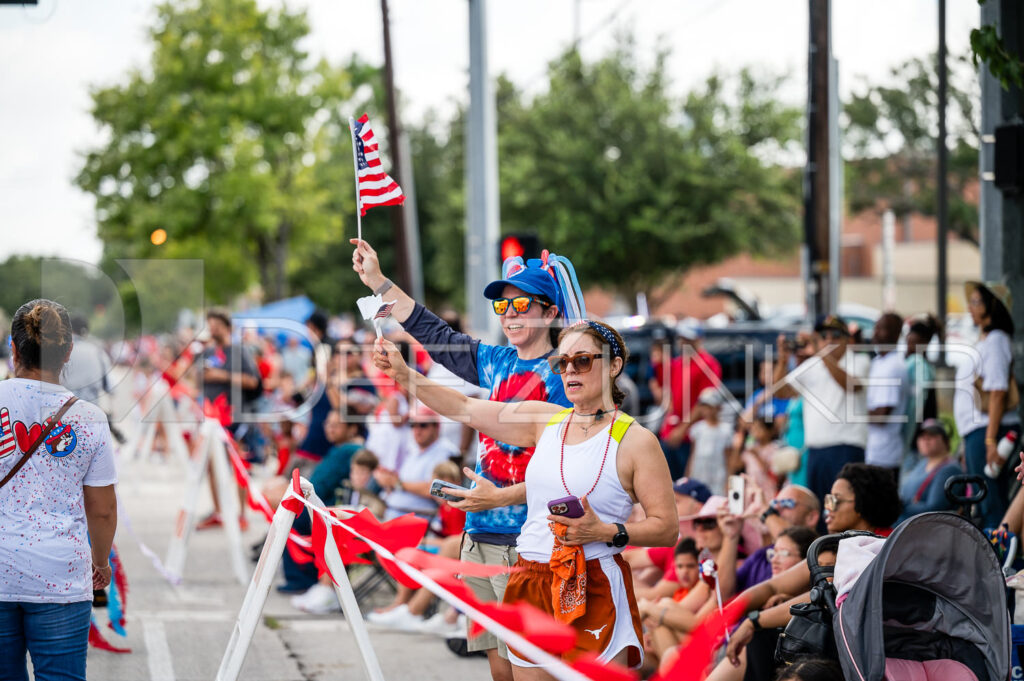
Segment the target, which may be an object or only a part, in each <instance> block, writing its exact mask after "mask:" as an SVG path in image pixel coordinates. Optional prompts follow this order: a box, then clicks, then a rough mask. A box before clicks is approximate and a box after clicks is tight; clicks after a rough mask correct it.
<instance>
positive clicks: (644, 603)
mask: <svg viewBox="0 0 1024 681" xmlns="http://www.w3.org/2000/svg"><path fill="white" fill-rule="evenodd" d="M699 555H700V552H699V551H698V550H697V543H696V542H695V541H693V539H691V538H689V537H687V538H685V539H683V540H682V541H681V542H679V545H678V546H676V548H675V561H674V565H673V574H674V575H675V581H673V582H672V583H673V584H675V585H676V587H677V588H676V590H675V592H674V593H673V594H672V596H671V597H665V598H659V599H657V600H653V599H647V598H644V599H640V598H639V597H638V598H637V603H638V604H639V605H638V608H639V609H640V617H641V618H643V619H645V620H648V621H652V620H653V621H655V622H656V621H657V620H658V619H660V615H659V613H660V612H661V609H662V608H665V609H666V610H667V609H668V607H669V606H670V605H672V604H673V603H680V602H681V601H682V600H683V599H684V598H686V596H687V595H689V593H690V590H691V589H693V588H694V587H695V586H697V582H699V581H700V565H699V563H698V560H697V559H698V557H699ZM658 628H663V627H660V625H659V626H658V627H645V633H644V655H645V657H644V667H643V668H644V669H648V670H650V671H651V672H653V671H654V669H656V668H657V666H658V656H659V653H660V652H661V651H663V650H664V648H665V647H666V646H667V645H674V644H675V643H678V642H679V639H680V637H679V636H677V635H675V634H674V633H672V634H671V636H669V632H668V631H667V630H665V631H662V632H660V633H658V635H657V640H656V636H655V631H656V630H657V629H658ZM663 629H664V628H663Z"/></svg>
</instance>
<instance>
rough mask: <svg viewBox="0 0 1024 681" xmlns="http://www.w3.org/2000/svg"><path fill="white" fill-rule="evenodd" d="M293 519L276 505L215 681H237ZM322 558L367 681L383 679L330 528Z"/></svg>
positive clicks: (309, 495) (305, 484) (304, 483)
mask: <svg viewBox="0 0 1024 681" xmlns="http://www.w3.org/2000/svg"><path fill="white" fill-rule="evenodd" d="M299 484H300V485H301V487H302V494H303V496H304V497H305V498H306V499H307V500H308V502H309V503H310V504H312V505H313V506H314V507H315V508H319V509H323V508H324V504H323V502H322V501H321V500H320V498H319V497H317V495H316V493H315V492H314V491H313V485H311V484H310V483H309V481H308V480H306V479H305V478H302V479H300V482H299ZM294 519H295V514H294V513H293V512H291V511H289V510H288V509H286V508H285V505H284V504H281V505H280V506H278V507H277V512H276V513H274V521H273V523H272V524H271V526H270V532H269V533H268V534H267V541H266V543H265V544H264V545H263V553H261V554H260V560H259V563H258V564H257V565H256V573H255V574H254V575H253V579H252V582H251V583H250V584H249V590H248V591H246V594H245V600H243V601H242V607H241V609H240V610H239V613H238V620H237V621H236V622H235V629H234V631H233V632H232V633H231V640H230V641H229V642H228V647H227V650H225V651H224V657H223V659H222V660H221V663H220V669H219V670H218V671H217V677H216V681H237V679H238V675H239V674H240V673H241V670H242V663H243V662H245V656H246V654H247V653H248V652H249V646H250V645H251V644H252V638H253V635H254V634H255V633H256V625H257V624H258V623H259V618H260V614H262V612H263V606H264V605H265V604H266V602H267V594H268V593H269V592H270V587H271V584H272V583H273V579H274V573H275V572H276V571H277V566H278V564H279V563H280V562H281V555H282V553H284V549H285V543H286V542H287V541H288V532H289V530H291V526H292V521H293V520H294ZM324 559H325V560H326V561H327V568H328V569H329V570H330V572H331V575H332V576H333V577H334V579H335V586H334V589H335V591H336V593H337V594H338V599H339V600H340V601H341V608H342V611H343V612H344V613H345V619H346V620H347V621H348V623H349V627H350V628H351V629H352V633H353V635H354V636H355V639H356V645H357V646H358V647H359V653H360V657H361V658H362V661H363V669H364V670H365V671H366V676H367V678H368V679H370V681H384V674H383V673H382V672H381V669H380V663H379V661H378V660H377V654H376V652H374V650H373V645H372V644H371V643H370V636H369V633H368V632H367V631H366V624H365V623H364V622H363V616H362V613H361V612H360V611H359V604H358V603H357V602H356V597H355V594H354V593H353V592H352V584H351V583H350V582H349V580H348V574H347V573H346V572H345V565H344V563H342V560H341V554H339V553H338V546H337V544H335V542H334V536H333V534H332V533H331V532H330V531H328V532H327V541H326V543H325V545H324Z"/></svg>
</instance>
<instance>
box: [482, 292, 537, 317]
mask: <svg viewBox="0 0 1024 681" xmlns="http://www.w3.org/2000/svg"><path fill="white" fill-rule="evenodd" d="M535 302H536V303H537V304H538V305H541V306H543V307H550V303H545V302H544V301H543V300H540V299H539V298H534V297H533V296H516V297H515V298H495V299H494V300H492V301H491V307H493V308H494V314H496V315H503V314H505V313H506V312H508V307H509V305H511V306H512V309H513V310H515V311H516V313H517V314H526V313H527V312H529V311H530V306H531V305H533V303H535Z"/></svg>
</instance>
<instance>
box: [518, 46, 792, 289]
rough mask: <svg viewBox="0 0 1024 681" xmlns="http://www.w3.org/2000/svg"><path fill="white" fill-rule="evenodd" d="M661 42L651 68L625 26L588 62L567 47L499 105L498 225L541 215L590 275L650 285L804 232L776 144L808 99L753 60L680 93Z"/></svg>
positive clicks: (544, 231)
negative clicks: (749, 67)
mask: <svg viewBox="0 0 1024 681" xmlns="http://www.w3.org/2000/svg"><path fill="white" fill-rule="evenodd" d="M666 56H667V55H666V54H665V53H660V54H658V55H657V58H656V60H655V63H654V65H653V67H651V68H650V69H647V70H645V69H642V68H641V67H640V66H639V65H638V63H637V56H636V46H635V45H634V44H633V42H632V40H630V39H622V40H620V42H619V44H618V46H617V47H616V48H615V49H614V50H613V51H612V52H611V53H610V54H609V55H607V56H606V57H604V58H602V59H600V60H598V61H596V62H594V63H591V64H587V63H584V61H583V60H582V59H581V58H580V56H579V54H578V53H575V52H570V53H568V54H566V55H565V56H564V57H563V58H561V59H559V60H558V61H556V62H554V63H553V64H552V65H551V67H550V71H549V79H550V84H549V88H548V91H547V92H546V93H545V94H542V95H540V96H538V97H536V98H535V99H534V100H533V101H532V102H529V103H526V102H524V101H523V100H522V98H516V97H512V96H510V93H508V94H506V100H507V101H506V106H505V108H504V110H503V111H501V110H500V111H501V113H502V116H501V118H500V119H499V125H500V130H501V136H500V139H499V142H500V146H501V157H502V161H503V162H502V166H501V174H500V178H501V187H502V206H501V216H502V227H503V229H505V230H508V231H522V230H528V229H531V228H533V229H536V230H537V231H538V232H539V233H540V234H541V235H542V240H543V242H544V244H545V245H546V246H548V247H549V248H550V249H551V250H552V251H555V252H558V253H560V254H565V255H568V256H570V257H571V259H572V260H573V263H574V264H575V266H576V270H577V273H578V274H579V275H580V278H581V280H582V281H583V282H585V283H586V285H591V284H600V285H604V286H608V287H610V288H613V289H617V290H619V291H622V292H625V293H633V292H636V291H646V292H647V293H648V295H649V296H651V295H652V291H653V290H654V289H656V288H658V287H660V286H662V285H664V284H665V282H666V277H672V276H673V275H675V276H676V277H677V279H676V280H677V281H678V276H679V275H681V274H682V273H684V272H685V271H686V270H687V269H689V268H690V267H693V266H696V265H703V264H708V263H713V262H716V261H719V260H722V259H723V258H726V257H729V256H731V255H733V254H735V253H737V252H740V251H744V250H748V251H751V252H757V253H766V254H771V253H776V252H780V251H785V250H788V249H790V248H791V247H792V246H793V244H794V243H795V242H796V235H797V226H798V224H799V215H800V199H799V196H800V195H799V185H798V184H797V179H795V178H794V174H793V173H792V172H790V171H788V170H786V169H785V168H782V167H780V166H779V165H777V164H775V163H773V162H772V161H771V156H772V155H773V152H774V151H775V150H778V149H779V148H782V147H784V146H786V145H787V144H789V143H790V142H791V141H793V140H794V139H796V138H797V136H798V134H799V130H800V128H799V121H800V112H799V110H797V109H793V108H788V107H785V106H782V105H779V104H778V103H777V102H776V100H775V98H774V88H775V86H776V85H777V82H778V80H777V79H773V78H765V77H760V78H759V77H755V75H753V74H752V73H751V72H749V71H743V72H741V73H740V74H739V76H738V77H737V78H726V77H723V76H719V75H712V76H711V77H710V78H708V79H707V81H706V83H705V84H704V86H703V87H702V88H701V89H698V90H696V91H694V92H691V93H690V94H689V95H688V96H687V97H686V98H685V100H684V101H683V102H681V103H680V102H677V101H676V100H674V99H673V98H672V97H671V96H670V94H669V92H668V80H667V75H666V73H665V59H666ZM517 102H518V104H517Z"/></svg>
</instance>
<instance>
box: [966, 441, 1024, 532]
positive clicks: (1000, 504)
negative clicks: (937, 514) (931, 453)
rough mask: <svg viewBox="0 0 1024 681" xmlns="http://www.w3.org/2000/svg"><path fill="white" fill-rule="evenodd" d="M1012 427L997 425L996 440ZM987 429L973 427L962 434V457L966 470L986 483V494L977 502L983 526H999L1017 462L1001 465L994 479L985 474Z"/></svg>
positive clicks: (1007, 505)
mask: <svg viewBox="0 0 1024 681" xmlns="http://www.w3.org/2000/svg"><path fill="white" fill-rule="evenodd" d="M1014 429H1016V426H999V435H997V436H996V440H1002V439H1003V436H1004V435H1006V433H1008V432H1009V431H1010V430H1014ZM987 430H988V428H987V427H982V428H975V429H974V430H972V431H971V432H969V433H967V435H964V459H965V460H966V461H967V472H968V473H970V474H972V475H981V476H983V477H984V478H985V482H986V483H988V494H986V495H985V498H984V499H983V500H982V502H981V503H980V504H978V507H979V508H980V509H981V518H982V520H983V521H984V524H983V527H999V521H1001V520H1002V519H1003V515H1005V514H1006V509H1007V508H1009V505H1010V504H1009V501H1008V500H1007V497H1008V496H1009V490H1010V478H1011V477H1013V476H1014V475H1015V474H1014V472H1013V469H1014V467H1015V466H1016V465H1017V462H1015V461H1014V462H1008V463H1007V464H1006V465H1005V466H1003V470H1002V471H1001V472H1000V473H999V477H998V478H996V479H995V480H993V479H992V478H990V477H988V476H986V475H985V473H984V471H985V432H986V431H987Z"/></svg>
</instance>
